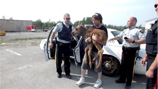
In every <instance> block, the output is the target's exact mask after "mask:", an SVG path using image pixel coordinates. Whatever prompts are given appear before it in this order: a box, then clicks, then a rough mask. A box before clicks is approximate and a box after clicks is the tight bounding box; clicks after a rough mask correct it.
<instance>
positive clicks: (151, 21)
mask: <svg viewBox="0 0 158 89" xmlns="http://www.w3.org/2000/svg"><path fill="white" fill-rule="evenodd" d="M157 19H158V18H153V19H150V20H147V21H145V30H148V29H150V28H151V25H152V24H153V23H155V21H156V20H157Z"/></svg>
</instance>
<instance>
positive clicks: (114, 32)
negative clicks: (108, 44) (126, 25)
mask: <svg viewBox="0 0 158 89" xmlns="http://www.w3.org/2000/svg"><path fill="white" fill-rule="evenodd" d="M111 33H112V34H113V35H114V37H115V36H117V35H119V34H120V33H121V31H111ZM117 41H118V43H119V44H122V42H123V40H122V38H121V39H119V40H117Z"/></svg>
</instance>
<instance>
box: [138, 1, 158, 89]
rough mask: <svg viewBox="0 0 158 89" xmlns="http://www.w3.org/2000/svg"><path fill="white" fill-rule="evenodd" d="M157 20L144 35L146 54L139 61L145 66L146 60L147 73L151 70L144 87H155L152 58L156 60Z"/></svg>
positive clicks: (157, 10) (154, 71)
mask: <svg viewBox="0 0 158 89" xmlns="http://www.w3.org/2000/svg"><path fill="white" fill-rule="evenodd" d="M154 6H155V11H156V12H157V15H158V0H156V2H155V5H154ZM157 27H158V20H156V21H155V23H154V24H153V25H152V26H151V29H149V30H148V32H147V35H146V55H145V57H144V58H143V60H142V61H141V63H142V65H143V66H145V62H146V61H147V69H146V70H147V73H146V75H147V74H148V73H149V72H150V71H153V75H149V76H147V77H148V78H147V84H146V89H157V84H156V81H157V80H156V79H157V66H156V67H154V66H153V62H154V60H158V59H156V58H158V50H157V47H158V45H157V41H158V39H157V34H158V30H157Z"/></svg>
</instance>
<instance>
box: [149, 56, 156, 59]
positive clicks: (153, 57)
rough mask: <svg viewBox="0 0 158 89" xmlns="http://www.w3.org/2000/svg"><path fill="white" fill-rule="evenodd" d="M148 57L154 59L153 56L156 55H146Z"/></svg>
mask: <svg viewBox="0 0 158 89" xmlns="http://www.w3.org/2000/svg"><path fill="white" fill-rule="evenodd" d="M148 58H149V59H155V58H156V55H148Z"/></svg>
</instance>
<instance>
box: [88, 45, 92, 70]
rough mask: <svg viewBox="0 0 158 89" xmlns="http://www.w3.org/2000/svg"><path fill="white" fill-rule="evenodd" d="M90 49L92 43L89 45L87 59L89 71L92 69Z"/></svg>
mask: <svg viewBox="0 0 158 89" xmlns="http://www.w3.org/2000/svg"><path fill="white" fill-rule="evenodd" d="M92 47H93V43H91V44H89V50H88V57H89V66H90V69H91V68H92V62H91V60H92V58H91V51H92Z"/></svg>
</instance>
